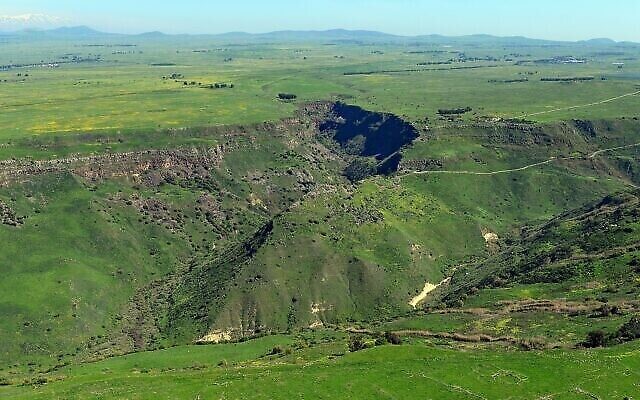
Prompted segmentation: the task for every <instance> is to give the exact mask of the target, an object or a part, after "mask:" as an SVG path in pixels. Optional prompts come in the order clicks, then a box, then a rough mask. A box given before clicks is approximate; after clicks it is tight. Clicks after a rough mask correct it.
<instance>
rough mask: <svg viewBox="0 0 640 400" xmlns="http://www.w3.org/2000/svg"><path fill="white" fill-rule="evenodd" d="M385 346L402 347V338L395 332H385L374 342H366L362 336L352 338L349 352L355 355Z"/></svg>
mask: <svg viewBox="0 0 640 400" xmlns="http://www.w3.org/2000/svg"><path fill="white" fill-rule="evenodd" d="M385 344H392V345H395V346H397V345H401V344H402V338H401V337H400V336H399V335H398V334H397V333H394V332H385V333H384V334H380V335H378V337H376V338H375V339H374V340H365V338H364V337H363V336H362V335H356V336H352V337H351V339H350V340H349V351H350V352H352V353H354V352H356V351H360V350H364V349H370V348H372V347H374V346H382V345H385Z"/></svg>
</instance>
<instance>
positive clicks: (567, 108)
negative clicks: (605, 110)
mask: <svg viewBox="0 0 640 400" xmlns="http://www.w3.org/2000/svg"><path fill="white" fill-rule="evenodd" d="M637 95H640V90H636V91H635V92H631V93H625V94H623V95H620V96H616V97H611V98H609V99H604V100H600V101H596V102H594V103H589V104H582V105H578V106H571V107H560V108H554V109H553V110H547V111H539V112H535V113H530V114H523V115H521V116H519V117H518V118H526V117H534V116H536V115H544V114H550V113H553V112H558V111H571V110H576V109H578V108H585V107H593V106H598V105H600V104H606V103H611V102H613V101H616V100H620V99H623V98H625V97H630V96H637Z"/></svg>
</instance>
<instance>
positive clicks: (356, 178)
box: [344, 157, 378, 183]
mask: <svg viewBox="0 0 640 400" xmlns="http://www.w3.org/2000/svg"><path fill="white" fill-rule="evenodd" d="M377 172H378V166H377V163H376V162H375V161H373V160H372V159H370V158H364V157H359V158H356V159H355V160H353V161H352V162H351V163H350V164H349V165H347V168H345V170H344V176H345V177H346V178H347V179H348V180H349V181H350V182H351V183H356V182H360V181H363V180H365V179H367V178H368V177H370V176H373V175H375V174H376V173H377Z"/></svg>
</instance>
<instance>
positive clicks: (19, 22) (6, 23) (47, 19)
mask: <svg viewBox="0 0 640 400" xmlns="http://www.w3.org/2000/svg"><path fill="white" fill-rule="evenodd" d="M67 22H69V21H68V20H67V19H66V18H62V17H58V16H55V15H47V14H19V15H0V29H27V28H31V29H33V28H51V27H55V26H60V25H63V24H65V23H67Z"/></svg>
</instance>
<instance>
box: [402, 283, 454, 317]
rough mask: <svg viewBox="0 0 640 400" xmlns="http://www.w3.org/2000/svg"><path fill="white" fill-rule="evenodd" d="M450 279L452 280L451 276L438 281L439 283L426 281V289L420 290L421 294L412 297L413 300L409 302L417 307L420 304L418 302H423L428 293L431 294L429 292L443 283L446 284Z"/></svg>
mask: <svg viewBox="0 0 640 400" xmlns="http://www.w3.org/2000/svg"><path fill="white" fill-rule="evenodd" d="M450 281H451V278H447V279H445V280H443V281H442V282H440V283H438V284H437V285H434V284H433V283H430V282H427V283H425V284H424V289H422V292H420V294H419V295H417V296H416V297H414V298H413V299H411V301H410V302H409V305H410V306H411V307H413V308H414V309H415V308H416V307H417V306H418V304H420V303H422V302H423V301H424V299H426V298H427V295H429V293H431V292H433V291H434V290H436V289H437V288H438V287H440V286H441V285H446V284H447V283H449V282H450Z"/></svg>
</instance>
